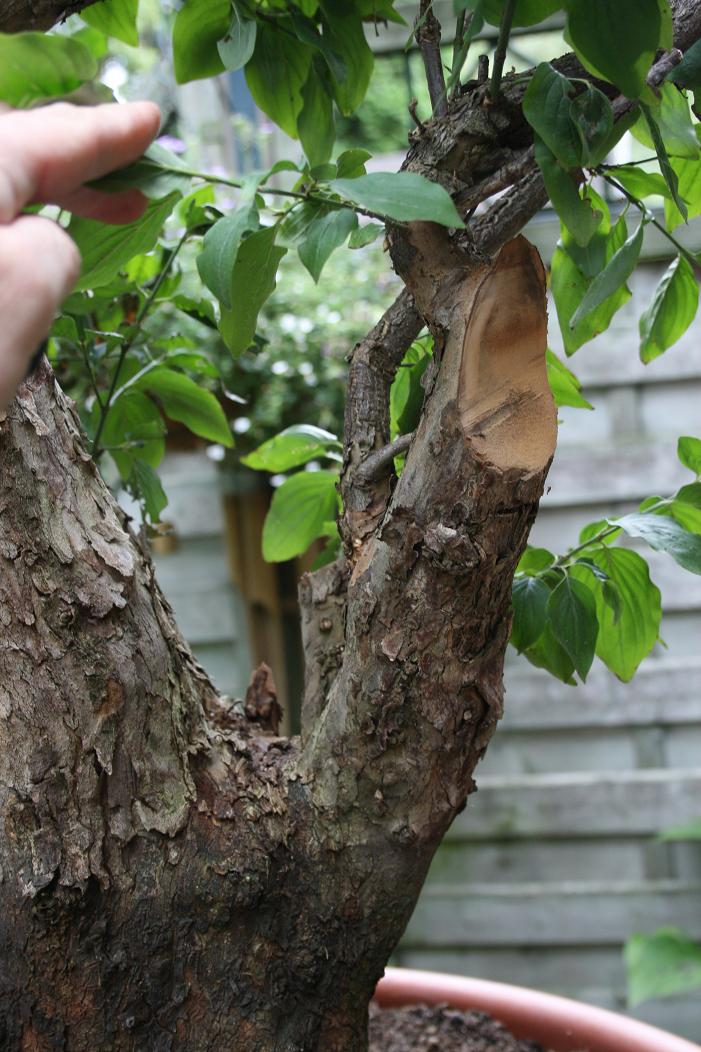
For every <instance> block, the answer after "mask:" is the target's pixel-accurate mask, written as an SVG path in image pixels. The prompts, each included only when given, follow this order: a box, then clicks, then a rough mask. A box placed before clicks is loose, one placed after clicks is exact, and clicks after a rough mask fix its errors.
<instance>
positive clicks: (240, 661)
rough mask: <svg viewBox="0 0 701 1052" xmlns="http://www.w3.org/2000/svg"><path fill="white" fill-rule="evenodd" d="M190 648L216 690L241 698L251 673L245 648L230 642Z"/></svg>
mask: <svg viewBox="0 0 701 1052" xmlns="http://www.w3.org/2000/svg"><path fill="white" fill-rule="evenodd" d="M192 649H193V652H194V654H195V657H196V658H197V660H198V661H199V662H200V664H201V665H202V667H203V668H204V669H206V671H207V674H208V675H209V677H210V679H211V680H212V682H213V683H214V685H215V687H216V688H217V690H219V691H220V692H221V693H222V694H230V695H231V696H232V697H236V698H243V696H244V693H245V691H246V685H247V683H248V679H249V676H250V673H251V664H250V659H249V656H248V651H247V650H245V649H244V648H243V647H240V646H237V645H236V644H232V643H216V644H203V645H200V646H194V647H193V648H192Z"/></svg>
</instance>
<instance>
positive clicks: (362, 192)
mask: <svg viewBox="0 0 701 1052" xmlns="http://www.w3.org/2000/svg"><path fill="white" fill-rule="evenodd" d="M329 186H330V187H331V189H332V190H333V191H334V192H335V193H337V194H340V196H341V197H344V198H345V199H346V200H348V201H353V202H354V203H355V204H357V205H360V206H361V207H362V208H366V209H368V210H369V211H371V212H375V213H376V214H378V215H381V216H387V217H388V218H390V219H398V220H400V221H403V222H407V223H408V222H412V221H413V220H417V219H424V220H427V221H430V222H433V223H441V224H442V225H443V226H447V227H456V228H462V227H464V226H465V224H464V223H463V221H462V219H461V218H460V216H459V215H458V212H457V209H456V208H455V205H454V204H453V201H452V199H451V197H450V194H449V193H448V191H447V190H444V189H443V187H442V186H441V185H440V184H439V183H433V182H431V181H430V179H426V178H425V176H423V175H418V173H416V172H371V173H370V174H369V175H360V176H358V178H357V179H333V180H332V181H331V182H330V183H329Z"/></svg>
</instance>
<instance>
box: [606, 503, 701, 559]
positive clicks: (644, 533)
mask: <svg viewBox="0 0 701 1052" xmlns="http://www.w3.org/2000/svg"><path fill="white" fill-rule="evenodd" d="M609 521H610V522H611V524H612V525H613V526H620V527H621V529H622V530H625V532H626V533H627V534H628V536H629V537H641V538H642V539H643V540H644V541H646V542H647V543H648V544H649V545H650V547H651V548H654V549H655V551H659V552H667V554H668V555H671V556H672V558H673V559H674V560H675V562H678V563H679V565H680V566H683V567H684V569H685V570H689V571H690V572H691V573H697V574H701V537H700V536H698V535H697V534H694V533H689V532H687V530H685V529H684V527H683V526H681V525H680V524H679V523H678V522H676V520H674V519H670V518H668V517H666V516H662V515H655V514H654V513H651V514H650V513H646V512H642V513H633V514H632V515H624V516H623V518H621V519H611V520H609Z"/></svg>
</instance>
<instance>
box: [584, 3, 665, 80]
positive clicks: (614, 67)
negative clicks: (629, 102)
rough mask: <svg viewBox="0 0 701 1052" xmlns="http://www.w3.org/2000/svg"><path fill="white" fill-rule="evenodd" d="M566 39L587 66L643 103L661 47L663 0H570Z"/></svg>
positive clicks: (591, 71) (592, 71)
mask: <svg viewBox="0 0 701 1052" xmlns="http://www.w3.org/2000/svg"><path fill="white" fill-rule="evenodd" d="M566 7H567V29H566V32H565V39H566V40H567V41H568V43H569V44H571V46H572V48H573V50H574V51H575V53H576V55H577V57H578V58H579V60H580V61H581V63H582V64H583V65H584V66H585V67H586V68H587V69H588V70H589V72H590V73H593V74H594V75H595V76H599V77H601V78H603V79H604V80H608V81H609V82H610V83H611V84H615V85H616V87H618V88H620V90H621V91H622V92H623V93H624V94H625V95H627V96H628V98H629V99H637V98H638V96H639V95H640V94H641V93H642V91H643V90H644V88H645V78H646V77H647V74H648V72H649V70H650V66H651V65H652V63H653V60H654V58H655V52H656V51H657V49H658V48H659V47H660V46H661V39H662V35H663V30H664V24H663V18H662V14H661V10H660V5H659V4H658V0H616V3H615V4H612V3H611V2H610V0H567V3H566Z"/></svg>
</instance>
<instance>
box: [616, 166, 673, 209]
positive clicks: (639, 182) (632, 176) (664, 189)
mask: <svg viewBox="0 0 701 1052" xmlns="http://www.w3.org/2000/svg"><path fill="white" fill-rule="evenodd" d="M606 174H607V175H610V176H611V177H612V178H613V179H615V180H616V181H617V182H619V183H620V184H621V186H623V187H624V189H626V190H627V191H628V193H629V194H632V195H633V197H637V199H638V200H639V201H642V200H643V198H645V197H651V196H652V195H653V194H654V195H656V196H658V197H664V198H666V199H668V200H670V201H671V200H673V197H672V192H671V190H670V189H669V187H668V186H667V183H666V182H665V181H664V179H663V178H662V176H661V175H660V174H659V172H646V171H644V170H643V169H642V168H638V167H637V166H636V165H626V166H625V167H621V168H609V169H608V171H607V172H606Z"/></svg>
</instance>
